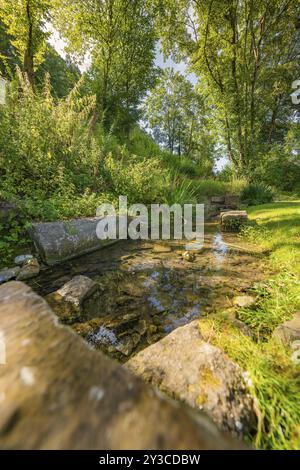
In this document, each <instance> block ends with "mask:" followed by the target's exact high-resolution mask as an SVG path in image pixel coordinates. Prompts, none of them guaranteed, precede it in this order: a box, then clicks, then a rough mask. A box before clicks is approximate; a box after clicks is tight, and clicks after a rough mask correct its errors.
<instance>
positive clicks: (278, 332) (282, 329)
mask: <svg viewBox="0 0 300 470" xmlns="http://www.w3.org/2000/svg"><path fill="white" fill-rule="evenodd" d="M273 336H274V337H276V338H279V339H280V340H281V341H283V342H284V343H286V344H288V343H291V342H293V341H296V340H300V312H297V313H295V315H294V316H293V318H292V319H291V320H289V321H286V322H285V323H283V324H282V325H279V326H278V327H277V328H276V329H275V331H274V333H273Z"/></svg>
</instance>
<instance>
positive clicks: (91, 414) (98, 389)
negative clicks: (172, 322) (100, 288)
mask: <svg viewBox="0 0 300 470" xmlns="http://www.w3.org/2000/svg"><path fill="white" fill-rule="evenodd" d="M0 341H1V343H0V353H1V355H0V449H8V450H10V449H97V450H101V449H121V450H124V449H125V450H126V449H174V450H177V449H238V448H244V447H243V446H242V445H241V444H240V443H238V442H236V441H233V440H231V439H230V438H228V437H226V436H224V435H223V434H222V433H220V432H218V431H217V429H216V427H215V426H214V425H213V423H212V422H211V421H210V420H209V419H208V418H207V417H206V416H205V415H204V414H201V413H199V414H198V413H193V412H192V410H191V409H189V408H188V407H185V406H183V405H180V404H178V403H174V402H172V401H170V400H169V399H165V398H164V397H163V396H161V395H158V394H157V393H156V392H155V390H154V389H152V388H151V387H150V386H147V385H146V384H144V383H143V382H142V381H141V380H140V379H139V378H137V377H134V376H133V375H132V374H131V373H130V372H129V371H128V370H126V369H125V368H123V367H122V366H120V365H118V364H117V363H115V362H113V361H111V360H110V359H108V358H107V357H105V356H104V355H103V354H101V352H98V351H95V350H92V349H91V348H90V347H88V346H87V344H86V343H85V342H84V341H83V340H82V339H80V338H79V337H78V336H77V335H76V334H75V333H73V332H72V331H71V330H70V329H69V328H68V327H63V326H60V325H58V322H57V318H56V316H55V315H54V314H53V312H52V311H51V309H50V307H49V306H48V304H47V303H46V302H45V301H44V300H43V299H42V298H40V297H39V296H38V295H36V294H35V293H34V292H33V291H32V290H31V289H30V288H29V287H28V286H26V285H25V284H23V283H20V282H10V283H8V284H5V285H3V286H1V287H0Z"/></svg>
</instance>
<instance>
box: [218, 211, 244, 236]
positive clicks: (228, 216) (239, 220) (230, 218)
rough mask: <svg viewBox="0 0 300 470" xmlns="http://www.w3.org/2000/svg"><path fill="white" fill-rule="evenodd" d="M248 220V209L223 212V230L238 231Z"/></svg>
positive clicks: (221, 218)
mask: <svg viewBox="0 0 300 470" xmlns="http://www.w3.org/2000/svg"><path fill="white" fill-rule="evenodd" d="M247 220H248V214H247V212H246V211H227V212H221V214H220V223H221V230H222V232H238V231H239V230H240V229H241V227H242V226H243V225H244V224H245V223H246V222H247Z"/></svg>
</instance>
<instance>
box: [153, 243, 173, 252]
mask: <svg viewBox="0 0 300 470" xmlns="http://www.w3.org/2000/svg"><path fill="white" fill-rule="evenodd" d="M152 251H153V253H171V251H172V248H171V247H170V246H169V245H162V244H155V245H154V246H153V249H152Z"/></svg>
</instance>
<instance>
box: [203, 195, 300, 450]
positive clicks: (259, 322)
mask: <svg viewBox="0 0 300 470" xmlns="http://www.w3.org/2000/svg"><path fill="white" fill-rule="evenodd" d="M250 215H251V218H253V219H255V220H256V221H257V225H256V226H250V227H248V228H246V229H245V231H244V234H243V236H244V237H245V238H246V239H247V240H249V241H251V242H254V243H256V244H258V245H259V246H260V247H261V249H262V250H266V251H267V252H268V253H269V261H268V263H269V268H270V271H271V272H273V275H272V276H271V277H270V278H269V279H268V281H266V282H264V283H257V284H256V285H254V287H253V292H254V293H255V295H256V297H257V302H256V304H255V305H254V306H253V307H251V308H247V309H245V308H244V309H239V310H238V311H237V315H238V318H239V319H240V320H242V321H243V322H244V323H246V325H248V326H249V327H250V328H251V330H252V332H253V333H254V335H255V337H254V340H253V339H251V338H249V337H247V336H245V335H244V334H243V333H242V332H241V331H240V330H238V329H237V328H234V327H233V326H232V323H231V322H230V321H228V317H227V316H226V314H225V312H224V311H223V312H222V311H221V312H219V314H217V315H216V316H215V317H214V318H213V319H212V318H208V319H206V320H204V321H201V322H200V329H201V332H202V333H203V334H204V336H205V337H207V338H209V339H210V341H212V342H213V343H214V344H215V345H217V346H220V347H221V348H222V349H223V350H225V351H226V353H227V354H228V355H229V356H230V357H231V358H232V359H234V360H235V361H236V362H238V363H239V364H240V365H241V367H243V369H245V370H247V371H248V372H249V374H250V378H251V380H252V384H253V393H254V395H255V397H256V400H257V415H258V430H257V434H256V435H255V436H251V441H252V442H253V443H254V444H255V445H256V446H257V447H259V448H265V449H298V448H299V445H300V429H299V420H300V412H299V406H298V403H299V399H300V376H299V365H296V364H294V363H293V362H292V361H291V354H292V352H291V349H290V348H287V347H285V346H283V344H282V343H281V342H280V341H279V340H278V339H276V338H273V337H272V333H273V331H274V329H275V328H276V327H277V326H278V325H279V324H281V323H283V322H284V321H286V320H290V319H291V318H292V316H293V314H294V313H295V312H297V311H299V308H300V243H299V216H300V202H280V203H275V204H266V205H261V206H256V207H252V208H251V209H250ZM274 272H278V273H279V274H274Z"/></svg>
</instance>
